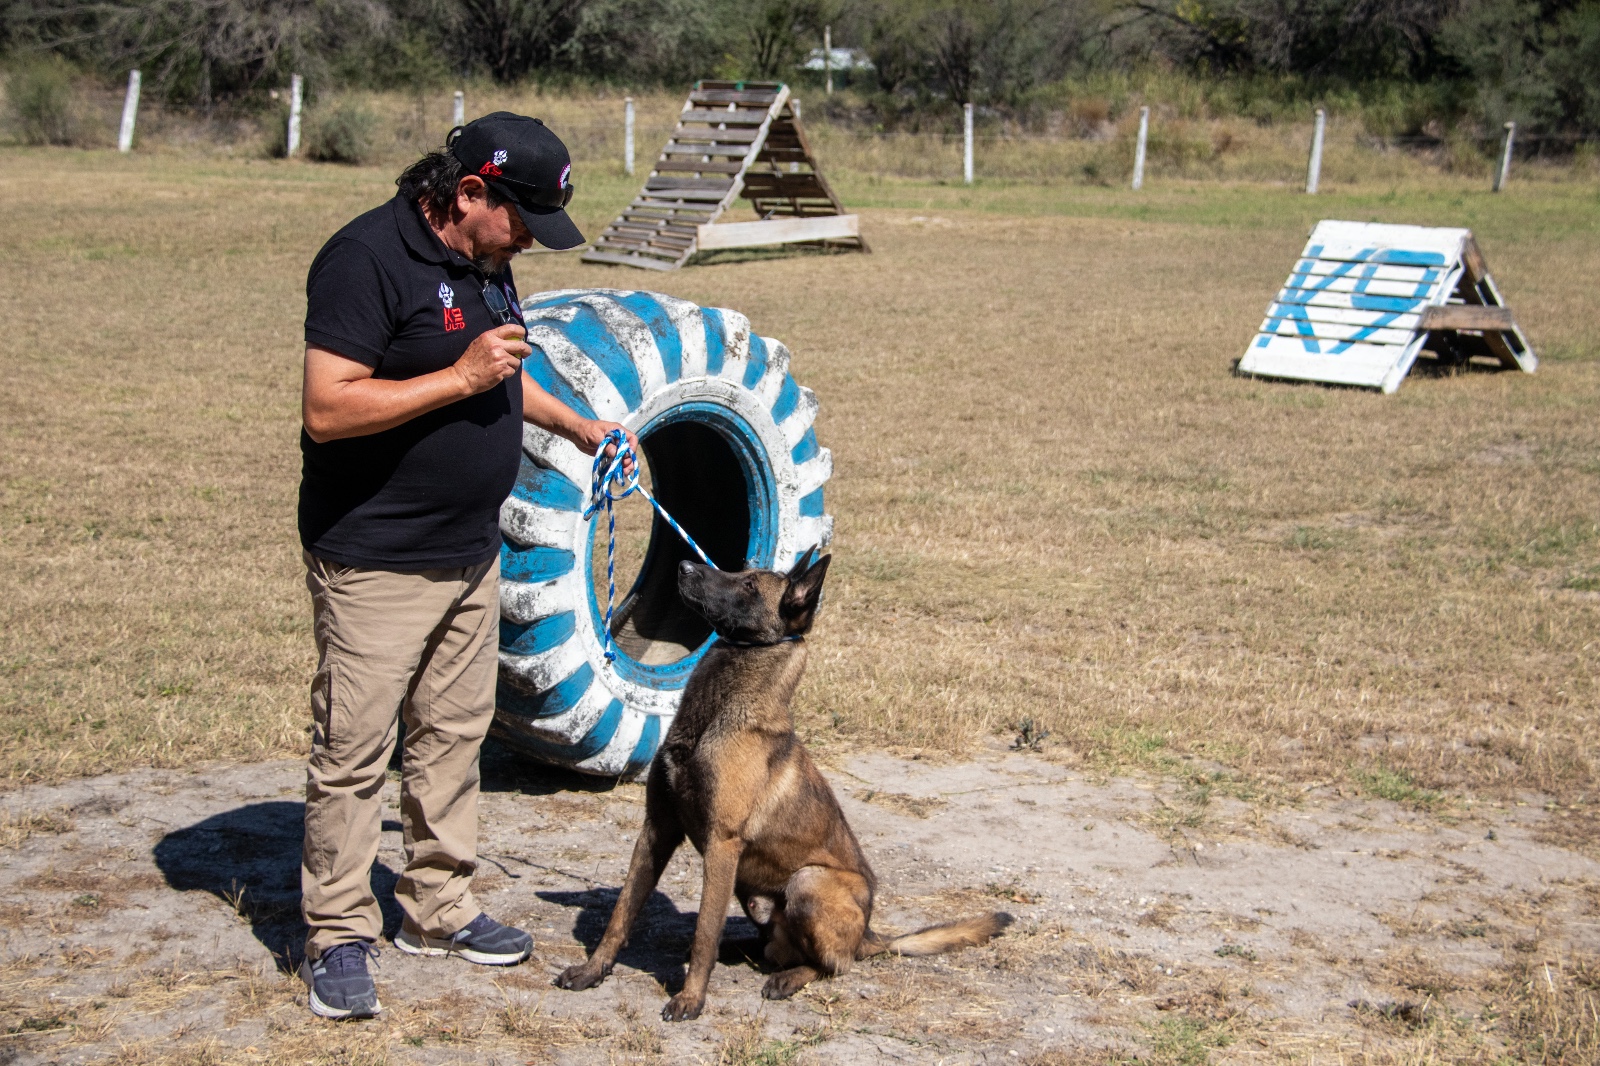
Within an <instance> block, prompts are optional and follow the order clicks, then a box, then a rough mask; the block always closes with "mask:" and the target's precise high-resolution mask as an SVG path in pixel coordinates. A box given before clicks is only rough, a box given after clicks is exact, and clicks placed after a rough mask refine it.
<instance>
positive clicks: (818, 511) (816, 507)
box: [800, 489, 822, 518]
mask: <svg viewBox="0 0 1600 1066" xmlns="http://www.w3.org/2000/svg"><path fill="white" fill-rule="evenodd" d="M800 513H801V515H803V516H804V517H806V518H821V517H822V490H821V489H818V490H817V491H815V492H813V493H812V494H811V495H809V496H802V497H800Z"/></svg>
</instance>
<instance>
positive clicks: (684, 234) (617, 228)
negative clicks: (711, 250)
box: [603, 219, 700, 241]
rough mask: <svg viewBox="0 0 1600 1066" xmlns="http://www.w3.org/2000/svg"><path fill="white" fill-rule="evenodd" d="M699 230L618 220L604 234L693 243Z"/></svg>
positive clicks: (688, 227)
mask: <svg viewBox="0 0 1600 1066" xmlns="http://www.w3.org/2000/svg"><path fill="white" fill-rule="evenodd" d="M699 228H700V227H699V226H676V227H673V228H671V229H668V228H667V227H666V226H665V225H660V224H656V225H652V224H651V223H649V222H625V221H623V220H622V219H618V220H617V221H615V222H613V223H611V225H609V226H607V227H606V228H605V230H604V231H603V232H605V233H625V234H632V235H638V236H645V237H662V238H666V239H669V240H674V241H692V240H694V237H695V233H696V232H697V231H698V230H699Z"/></svg>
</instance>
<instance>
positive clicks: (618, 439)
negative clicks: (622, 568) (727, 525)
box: [583, 429, 718, 663]
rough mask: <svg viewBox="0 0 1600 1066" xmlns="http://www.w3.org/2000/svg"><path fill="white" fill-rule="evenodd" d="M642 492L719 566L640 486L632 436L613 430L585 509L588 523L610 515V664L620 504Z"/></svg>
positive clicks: (597, 461) (599, 455) (599, 452)
mask: <svg viewBox="0 0 1600 1066" xmlns="http://www.w3.org/2000/svg"><path fill="white" fill-rule="evenodd" d="M608 444H609V445H611V446H612V447H613V448H614V449H615V451H613V452H612V454H611V457H610V458H609V459H608V458H607V457H606V445H608ZM630 459H631V460H632V461H633V471H632V472H631V473H630V472H629V471H628V460H630ZM636 492H637V493H638V494H639V495H641V496H643V497H644V498H645V499H647V500H649V501H650V506H651V507H654V508H655V510H656V513H657V514H659V515H660V516H661V517H662V519H664V520H665V521H666V523H667V525H669V526H671V527H672V531H673V532H674V533H676V534H678V536H680V537H682V538H683V542H684V543H685V544H687V545H689V547H690V548H692V549H694V553H695V554H696V555H698V556H700V558H701V559H703V560H705V564H706V565H707V566H709V567H711V569H713V570H716V569H718V566H717V564H716V563H714V562H712V561H711V556H709V555H707V554H706V553H705V552H704V551H702V550H701V549H700V545H698V544H696V543H695V542H694V538H693V537H691V536H689V531H688V530H686V529H684V528H683V527H682V526H680V525H679V524H678V522H677V519H675V518H673V517H672V516H671V515H670V514H668V513H667V509H666V508H665V507H663V506H661V503H660V502H659V501H658V500H657V499H656V498H655V497H654V496H652V495H650V493H649V492H648V491H646V490H645V487H644V486H643V485H641V484H639V457H638V456H637V455H635V454H634V451H633V445H631V444H629V443H628V435H627V434H626V433H624V432H623V431H622V430H620V429H613V430H612V431H611V432H610V433H607V434H606V437H605V440H603V441H601V442H600V447H599V448H597V449H595V453H594V469H593V472H592V474H591V480H590V483H589V505H588V506H587V507H585V508H584V511H583V519H584V521H585V522H587V521H588V520H589V519H591V518H593V517H594V516H595V515H596V514H598V513H599V511H600V509H601V508H602V507H603V508H605V512H606V621H605V647H604V650H605V655H606V662H608V663H613V662H616V661H617V653H616V650H615V643H614V642H613V641H612V639H611V612H612V609H613V608H614V607H615V605H616V601H617V514H616V505H617V504H619V503H621V502H622V501H623V500H625V499H627V498H628V497H629V496H632V495H633V494H634V493H636Z"/></svg>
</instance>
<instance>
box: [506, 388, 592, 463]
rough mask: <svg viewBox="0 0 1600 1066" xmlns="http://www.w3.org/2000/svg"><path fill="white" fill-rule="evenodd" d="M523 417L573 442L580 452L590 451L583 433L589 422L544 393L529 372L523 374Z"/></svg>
mask: <svg viewBox="0 0 1600 1066" xmlns="http://www.w3.org/2000/svg"><path fill="white" fill-rule="evenodd" d="M522 417H523V419H524V420H525V421H528V422H532V423H533V424H534V425H536V426H538V427H539V428H540V429H543V430H548V431H549V432H551V433H554V434H555V435H556V436H558V437H561V438H563V439H565V440H569V441H571V442H572V443H573V444H575V445H577V446H578V448H579V449H580V450H582V451H585V452H587V451H589V446H588V442H587V441H585V440H584V438H583V433H582V429H583V424H584V422H586V421H588V420H587V419H585V418H584V417H583V416H582V415H580V414H578V413H577V412H576V411H574V410H573V409H572V408H570V407H568V406H567V405H566V404H564V403H562V402H561V401H560V400H558V399H556V398H555V397H554V396H552V395H550V394H549V393H548V392H546V391H544V389H543V388H542V387H541V386H540V385H539V383H538V382H536V381H534V380H533V378H531V377H529V376H528V372H527V371H523V373H522Z"/></svg>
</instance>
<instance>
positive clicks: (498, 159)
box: [494, 148, 506, 167]
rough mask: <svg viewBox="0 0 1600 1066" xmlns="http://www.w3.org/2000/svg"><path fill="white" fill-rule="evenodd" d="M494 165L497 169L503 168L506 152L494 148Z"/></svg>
mask: <svg viewBox="0 0 1600 1066" xmlns="http://www.w3.org/2000/svg"><path fill="white" fill-rule="evenodd" d="M494 165H495V166H497V167H503V166H505V165H506V151H505V149H504V148H496V149H495V152H494Z"/></svg>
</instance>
